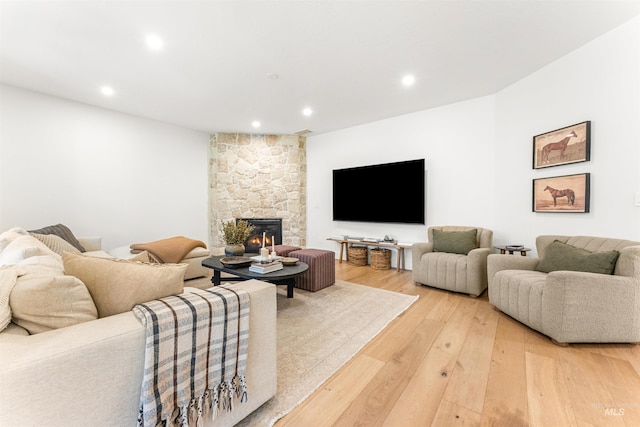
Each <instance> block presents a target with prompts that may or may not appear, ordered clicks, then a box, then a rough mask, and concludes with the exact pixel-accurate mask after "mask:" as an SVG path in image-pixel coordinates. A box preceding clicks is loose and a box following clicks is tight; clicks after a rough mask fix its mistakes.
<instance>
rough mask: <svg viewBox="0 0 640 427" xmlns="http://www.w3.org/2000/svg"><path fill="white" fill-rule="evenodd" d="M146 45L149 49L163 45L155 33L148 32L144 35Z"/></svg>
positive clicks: (157, 48) (160, 47) (159, 47)
mask: <svg viewBox="0 0 640 427" xmlns="http://www.w3.org/2000/svg"><path fill="white" fill-rule="evenodd" d="M146 41H147V46H148V47H149V49H151V50H160V49H162V48H163V47H164V42H163V41H162V39H161V38H160V37H158V36H156V35H155V34H148V35H147V37H146Z"/></svg>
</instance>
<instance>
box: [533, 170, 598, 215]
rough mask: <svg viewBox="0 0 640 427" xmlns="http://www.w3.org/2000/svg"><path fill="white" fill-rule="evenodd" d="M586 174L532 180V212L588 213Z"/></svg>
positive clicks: (589, 177)
mask: <svg viewBox="0 0 640 427" xmlns="http://www.w3.org/2000/svg"><path fill="white" fill-rule="evenodd" d="M590 183H591V176H590V174H588V173H580V174H576V175H564V176H554V177H550V178H540V179H534V180H533V212H578V213H585V212H589V194H590Z"/></svg>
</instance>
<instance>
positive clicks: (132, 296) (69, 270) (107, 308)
mask: <svg viewBox="0 0 640 427" xmlns="http://www.w3.org/2000/svg"><path fill="white" fill-rule="evenodd" d="M62 261H63V263H64V271H65V273H66V274H70V275H72V276H76V277H77V278H79V279H80V280H82V281H83V282H84V284H85V285H86V286H87V289H89V292H90V293H91V297H92V298H93V301H94V302H95V304H96V307H97V308H98V316H99V317H106V316H111V315H114V314H118V313H124V312H126V311H129V310H131V309H133V307H134V306H135V305H136V304H140V303H143V302H147V301H150V300H153V299H158V298H163V297H166V296H170V295H177V294H180V293H182V291H183V288H184V281H183V278H184V273H185V271H186V269H187V264H149V263H144V262H135V261H134V262H131V261H127V260H117V259H106V258H95V257H88V256H83V255H76V254H72V253H69V252H63V254H62Z"/></svg>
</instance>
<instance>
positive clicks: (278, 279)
mask: <svg viewBox="0 0 640 427" xmlns="http://www.w3.org/2000/svg"><path fill="white" fill-rule="evenodd" d="M222 258H225V256H224V255H221V256H212V257H209V258H207V259H205V260H203V261H202V265H203V266H204V267H207V268H211V269H212V270H213V277H212V278H211V283H213V286H218V285H220V284H221V283H222V282H237V281H241V280H250V279H257V280H262V281H264V282H269V283H273V284H274V285H287V298H293V287H294V286H295V284H296V277H297V276H299V275H300V274H302V273H304V272H305V271H307V270H308V269H309V266H308V265H307V264H305V263H304V262H301V261H298V263H297V264H295V265H285V266H284V268H283V269H282V270H278V271H272V272H270V273H256V272H255V271H250V270H249V267H248V266H247V267H231V266H225V265H224V264H223V263H221V262H220V260H221V259H222ZM222 273H228V274H232V275H233V277H228V276H227V277H222Z"/></svg>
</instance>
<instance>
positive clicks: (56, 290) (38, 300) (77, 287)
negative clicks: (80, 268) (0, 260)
mask: <svg viewBox="0 0 640 427" xmlns="http://www.w3.org/2000/svg"><path fill="white" fill-rule="evenodd" d="M23 268H25V269H26V270H27V272H26V274H24V275H22V276H19V277H18V280H17V281H16V284H15V286H14V287H13V291H12V292H11V297H10V299H9V305H10V306H11V312H12V315H13V317H12V321H13V322H14V323H15V324H17V325H19V326H21V327H23V328H25V329H26V330H27V331H29V333H30V334H37V333H40V332H46V331H50V330H52V329H58V328H64V327H66V326H71V325H75V324H78V323H82V322H88V321H90V320H94V319H97V318H98V311H97V310H96V306H95V304H94V303H93V300H92V299H91V295H89V291H88V290H87V287H86V286H85V285H84V284H83V283H82V282H81V281H80V280H79V279H78V278H76V277H73V276H65V275H64V274H63V273H61V272H60V273H45V272H43V271H42V270H41V269H38V267H37V266H24V267H23Z"/></svg>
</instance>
